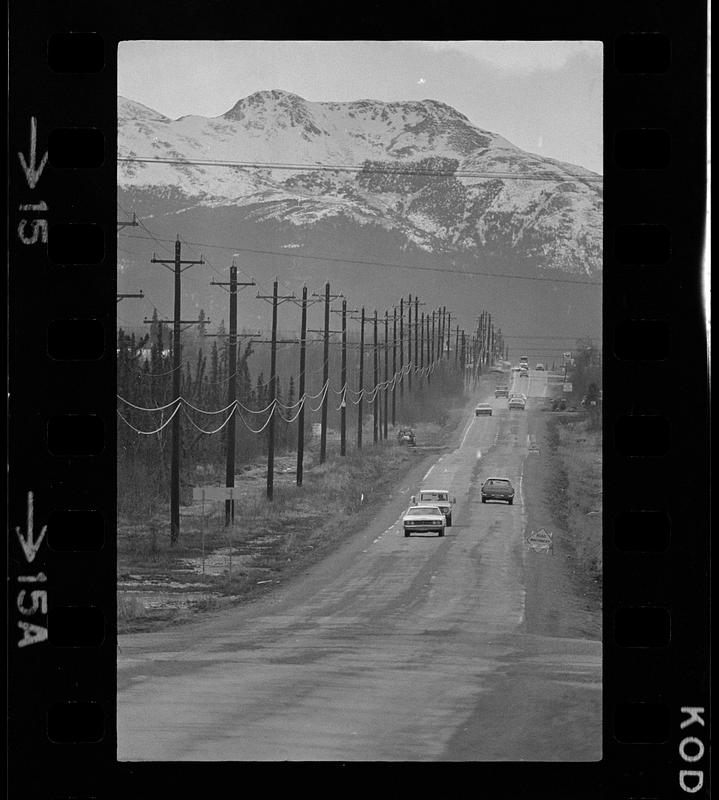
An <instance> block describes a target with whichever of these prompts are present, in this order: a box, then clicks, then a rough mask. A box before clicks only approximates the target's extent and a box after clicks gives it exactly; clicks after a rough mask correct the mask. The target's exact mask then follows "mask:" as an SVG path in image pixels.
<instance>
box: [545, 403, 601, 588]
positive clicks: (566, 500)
mask: <svg viewBox="0 0 719 800" xmlns="http://www.w3.org/2000/svg"><path fill="white" fill-rule="evenodd" d="M547 433H548V440H549V446H550V449H551V450H552V452H553V454H554V456H555V458H556V467H555V470H554V472H553V475H552V480H551V481H550V482H549V487H548V488H549V494H550V499H551V501H552V504H553V509H554V513H555V516H556V517H557V520H558V522H559V523H560V524H561V525H562V527H564V529H565V530H567V531H569V532H570V536H571V544H572V549H573V551H574V554H575V556H576V559H577V563H578V564H580V565H581V566H582V567H583V569H585V570H586V571H587V572H588V573H589V574H590V575H591V576H592V578H593V579H594V580H596V581H600V580H601V576H602V566H603V559H602V436H601V429H600V428H598V427H597V425H596V422H595V420H594V419H593V418H590V417H585V416H584V415H582V416H580V415H574V414H573V415H572V416H571V417H570V416H568V415H567V416H565V415H557V416H553V417H552V418H551V419H550V420H548V425H547Z"/></svg>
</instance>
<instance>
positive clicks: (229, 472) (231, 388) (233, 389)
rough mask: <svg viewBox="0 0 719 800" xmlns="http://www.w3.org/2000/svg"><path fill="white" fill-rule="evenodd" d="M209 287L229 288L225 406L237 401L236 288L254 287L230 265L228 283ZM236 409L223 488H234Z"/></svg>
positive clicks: (230, 516)
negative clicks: (241, 278) (240, 277)
mask: <svg viewBox="0 0 719 800" xmlns="http://www.w3.org/2000/svg"><path fill="white" fill-rule="evenodd" d="M210 286H229V287H230V342H229V344H230V363H229V366H228V369H227V371H228V373H229V375H230V377H229V380H228V382H227V405H230V403H234V402H235V400H237V288H238V287H239V286H241V287H243V288H244V287H245V286H255V282H254V281H249V282H246V283H238V282H237V267H236V266H235V265H234V264H232V266H231V267H230V282H229V283H223V282H220V281H210ZM236 411H237V409H236V408H233V409H232V414H230V419H229V421H228V423H227V453H226V455H225V486H231V487H234V485H235V438H236V437H235V426H236V422H237V420H236V415H235V412H236ZM234 519H235V501H234V500H225V527H228V525H230V524H231V523H232V522H233V521H234Z"/></svg>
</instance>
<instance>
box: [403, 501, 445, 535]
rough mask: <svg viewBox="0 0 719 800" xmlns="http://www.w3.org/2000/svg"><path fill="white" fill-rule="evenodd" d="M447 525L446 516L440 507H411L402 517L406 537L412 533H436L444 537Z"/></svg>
mask: <svg viewBox="0 0 719 800" xmlns="http://www.w3.org/2000/svg"><path fill="white" fill-rule="evenodd" d="M446 524H447V520H446V519H445V516H444V514H443V513H442V511H441V509H440V508H439V507H438V506H410V507H409V508H408V509H407V512H406V513H405V515H404V516H403V517H402V526H403V528H404V535H405V536H409V535H410V534H411V533H413V532H415V533H426V532H427V531H430V532H431V531H434V532H436V533H437V535H439V536H444V528H445V526H446Z"/></svg>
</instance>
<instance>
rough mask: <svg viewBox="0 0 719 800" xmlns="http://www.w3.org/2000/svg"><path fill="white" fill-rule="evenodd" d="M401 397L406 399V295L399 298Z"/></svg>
mask: <svg viewBox="0 0 719 800" xmlns="http://www.w3.org/2000/svg"><path fill="white" fill-rule="evenodd" d="M399 374H400V379H399V397H400V400H404V297H400V299H399Z"/></svg>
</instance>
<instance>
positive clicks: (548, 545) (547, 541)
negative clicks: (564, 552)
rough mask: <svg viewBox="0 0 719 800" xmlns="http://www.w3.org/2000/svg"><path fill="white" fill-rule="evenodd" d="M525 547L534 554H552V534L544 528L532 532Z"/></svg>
mask: <svg viewBox="0 0 719 800" xmlns="http://www.w3.org/2000/svg"><path fill="white" fill-rule="evenodd" d="M527 546H528V547H529V549H530V550H533V551H534V552H535V553H552V554H554V541H553V538H552V534H551V533H550V531H548V530H546V529H545V528H540V529H539V530H538V531H532V532H531V533H530V534H529V536H527Z"/></svg>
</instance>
